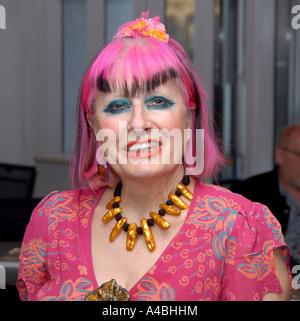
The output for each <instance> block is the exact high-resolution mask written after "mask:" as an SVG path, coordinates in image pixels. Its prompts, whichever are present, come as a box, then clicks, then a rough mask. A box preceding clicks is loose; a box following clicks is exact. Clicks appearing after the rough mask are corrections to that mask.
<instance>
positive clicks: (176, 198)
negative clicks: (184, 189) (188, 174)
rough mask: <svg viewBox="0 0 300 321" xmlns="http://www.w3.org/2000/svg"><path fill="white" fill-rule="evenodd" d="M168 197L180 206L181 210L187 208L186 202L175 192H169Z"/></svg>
mask: <svg viewBox="0 0 300 321" xmlns="http://www.w3.org/2000/svg"><path fill="white" fill-rule="evenodd" d="M169 199H170V200H171V201H172V202H173V203H174V205H175V206H177V207H179V208H181V209H182V210H186V209H188V208H189V206H188V204H187V203H186V202H185V201H183V200H182V199H181V198H180V197H179V196H177V195H176V194H172V193H170V194H169Z"/></svg>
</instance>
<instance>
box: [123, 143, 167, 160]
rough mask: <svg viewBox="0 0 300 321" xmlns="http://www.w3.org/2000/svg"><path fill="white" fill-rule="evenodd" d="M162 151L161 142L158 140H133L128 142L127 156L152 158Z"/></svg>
mask: <svg viewBox="0 0 300 321" xmlns="http://www.w3.org/2000/svg"><path fill="white" fill-rule="evenodd" d="M161 151H162V146H161V143H160V142H158V141H156V140H151V139H148V140H144V141H133V142H130V143H128V144H127V156H128V157H130V158H150V157H153V156H155V155H157V154H159V153H160V152H161Z"/></svg>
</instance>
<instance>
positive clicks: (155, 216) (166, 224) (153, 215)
mask: <svg viewBox="0 0 300 321" xmlns="http://www.w3.org/2000/svg"><path fill="white" fill-rule="evenodd" d="M150 217H151V218H152V219H153V221H154V222H155V223H156V224H157V225H158V226H159V227H161V228H162V229H164V230H167V229H168V228H169V227H170V223H169V222H167V221H166V220H165V219H163V218H162V217H161V215H159V214H157V213H155V212H151V213H150Z"/></svg>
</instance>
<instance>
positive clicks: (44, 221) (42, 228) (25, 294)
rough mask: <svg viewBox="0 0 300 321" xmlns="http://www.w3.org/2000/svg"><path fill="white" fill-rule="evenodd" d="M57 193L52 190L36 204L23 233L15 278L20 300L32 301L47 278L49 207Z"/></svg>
mask: <svg viewBox="0 0 300 321" xmlns="http://www.w3.org/2000/svg"><path fill="white" fill-rule="evenodd" d="M57 193H58V192H52V193H51V194H49V195H48V196H46V197H45V198H44V199H43V200H42V201H41V202H40V203H39V204H38V205H37V206H36V208H35V209H34V210H33V212H32V215H31V218H30V222H29V224H28V225H27V228H26V231H25V234H24V238H23V242H22V247H21V252H20V257H19V272H18V280H17V288H18V291H19V295H20V299H21V300H22V301H34V300H35V297H36V294H37V292H38V290H39V289H40V288H41V287H42V286H43V285H44V284H45V283H46V282H47V281H48V280H49V275H48V271H47V264H46V262H47V257H46V253H47V251H46V249H47V235H48V226H49V223H50V222H51V215H50V212H51V207H52V205H53V202H54V200H55V195H56V194H57Z"/></svg>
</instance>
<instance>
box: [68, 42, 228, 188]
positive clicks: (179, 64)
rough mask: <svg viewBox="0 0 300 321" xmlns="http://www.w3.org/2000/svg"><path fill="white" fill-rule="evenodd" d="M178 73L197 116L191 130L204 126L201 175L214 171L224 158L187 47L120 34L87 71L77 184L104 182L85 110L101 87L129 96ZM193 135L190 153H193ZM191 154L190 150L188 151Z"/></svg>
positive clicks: (75, 164)
mask: <svg viewBox="0 0 300 321" xmlns="http://www.w3.org/2000/svg"><path fill="white" fill-rule="evenodd" d="M171 78H176V79H178V80H179V82H180V84H181V86H180V87H181V88H183V96H184V98H185V102H186V106H187V108H188V109H189V110H190V111H191V113H192V115H193V127H194V128H193V129H194V131H195V130H196V129H200V128H201V129H204V135H205V136H204V170H203V171H202V174H201V175H200V177H201V178H207V177H209V176H212V175H216V174H217V173H218V171H219V170H220V168H221V166H222V165H223V163H224V158H223V156H222V154H221V152H220V150H219V148H218V142H217V140H216V137H215V135H213V134H212V131H211V128H210V123H209V117H208V110H207V94H206V92H205V90H204V88H203V86H202V84H201V82H200V80H199V79H198V77H197V75H196V73H195V71H194V69H193V67H192V65H191V63H190V60H189V58H188V56H187V54H186V52H185V50H184V49H183V47H182V46H181V45H180V44H179V43H178V42H176V41H175V40H174V39H172V38H169V41H168V43H165V42H163V41H160V40H158V39H155V38H151V37H145V38H142V37H140V38H122V39H115V40H113V41H112V42H111V43H110V44H108V45H107V46H106V47H105V48H104V49H103V50H102V51H101V52H100V54H99V55H98V57H97V58H96V59H95V60H94V62H93V63H92V65H91V66H90V67H89V69H88V71H87V72H86V74H85V76H84V78H83V82H82V86H81V92H80V96H79V111H78V119H77V132H76V137H75V143H74V155H73V162H72V164H71V170H70V175H71V179H72V182H73V185H74V187H80V188H84V187H88V188H91V189H93V190H95V191H96V190H98V189H99V188H100V187H101V186H103V185H112V184H110V182H107V181H105V182H103V181H101V180H100V179H99V178H98V176H97V162H96V158H95V155H96V149H97V147H98V146H97V142H96V138H95V135H94V133H93V131H92V129H90V128H89V125H88V122H87V119H86V115H87V114H90V115H91V114H93V112H94V103H93V102H94V98H95V95H96V93H97V92H98V91H103V92H110V91H112V90H115V89H116V88H119V89H120V88H121V89H122V90H123V92H124V95H126V96H134V95H135V94H137V93H138V92H142V91H145V90H147V91H149V90H151V89H154V87H155V86H158V85H159V84H162V83H164V82H166V81H167V80H169V79H171ZM195 150H196V146H195V142H194V140H193V148H192V151H191V153H192V152H193V153H195ZM190 156H191V155H190Z"/></svg>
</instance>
